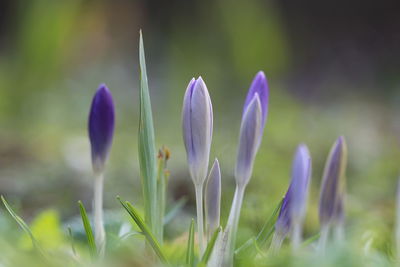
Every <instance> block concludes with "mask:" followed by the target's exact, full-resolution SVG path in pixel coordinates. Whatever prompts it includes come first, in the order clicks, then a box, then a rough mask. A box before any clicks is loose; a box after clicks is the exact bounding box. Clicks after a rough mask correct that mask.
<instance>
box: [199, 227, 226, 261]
mask: <svg viewBox="0 0 400 267" xmlns="http://www.w3.org/2000/svg"><path fill="white" fill-rule="evenodd" d="M221 231H222V227H221V226H220V227H218V228H217V229H216V230H215V231H214V233H213V235H212V236H211V238H210V241H209V242H208V245H207V248H206V250H205V252H204V255H203V257H202V259H201V263H203V264H204V265H207V262H208V260H209V258H210V256H211V252H212V251H213V249H214V245H215V243H216V241H217V238H218V235H219V233H220V232H221Z"/></svg>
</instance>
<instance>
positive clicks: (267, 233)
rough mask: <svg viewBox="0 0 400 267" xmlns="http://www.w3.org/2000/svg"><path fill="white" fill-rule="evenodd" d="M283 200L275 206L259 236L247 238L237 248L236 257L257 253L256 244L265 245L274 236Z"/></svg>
mask: <svg viewBox="0 0 400 267" xmlns="http://www.w3.org/2000/svg"><path fill="white" fill-rule="evenodd" d="M282 202H283V198H282V200H281V201H280V202H279V203H278V205H277V206H276V207H275V209H274V211H273V212H272V214H271V216H270V217H269V218H268V220H267V221H266V222H265V224H264V226H263V227H262V229H261V231H260V232H259V233H258V235H257V237H255V238H254V237H253V238H251V239H249V240H247V241H246V242H245V243H244V244H243V245H242V246H241V247H239V248H238V249H236V251H235V257H236V258H241V257H243V256H246V257H248V256H249V255H255V254H256V252H257V248H256V247H255V245H257V246H258V247H263V246H264V245H265V244H266V243H267V241H268V239H269V238H270V237H271V236H272V234H273V233H274V231H275V222H276V220H277V219H278V215H279V211H280V209H281V206H282Z"/></svg>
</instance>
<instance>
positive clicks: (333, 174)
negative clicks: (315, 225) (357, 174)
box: [319, 136, 347, 227]
mask: <svg viewBox="0 0 400 267" xmlns="http://www.w3.org/2000/svg"><path fill="white" fill-rule="evenodd" d="M346 164H347V147H346V142H345V140H344V137H343V136H340V137H339V138H338V139H337V140H336V142H335V144H334V145H333V147H332V149H331V151H330V153H329V156H328V159H327V161H326V164H325V169H324V176H323V178H322V185H321V193H320V201H319V219H320V223H321V226H322V227H324V226H329V225H332V224H342V223H343V220H344V195H345V184H346V180H345V171H346Z"/></svg>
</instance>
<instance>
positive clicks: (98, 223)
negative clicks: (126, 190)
mask: <svg viewBox="0 0 400 267" xmlns="http://www.w3.org/2000/svg"><path fill="white" fill-rule="evenodd" d="M114 116H115V115H114V103H113V99H112V96H111V92H110V91H109V90H108V88H107V87H106V85H105V84H102V85H100V87H99V89H97V92H96V94H95V95H94V97H93V101H92V107H91V109H90V115H89V127H88V128H89V138H90V144H91V148H92V165H93V170H94V172H95V174H96V178H95V179H94V201H93V213H94V228H95V241H96V245H97V249H98V252H99V255H100V256H103V255H104V249H105V241H106V239H105V231H104V224H103V180H104V174H103V171H104V165H105V162H106V160H107V157H108V153H109V150H110V147H111V143H112V138H113V134H114V121H115V118H114Z"/></svg>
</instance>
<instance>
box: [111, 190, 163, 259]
mask: <svg viewBox="0 0 400 267" xmlns="http://www.w3.org/2000/svg"><path fill="white" fill-rule="evenodd" d="M117 199H118V201H119V202H120V203H121V205H122V206H123V207H124V209H125V210H126V211H127V212H128V214H129V215H130V216H131V217H132V219H133V220H134V221H135V223H136V224H137V226H138V227H139V228H140V230H141V231H142V233H143V235H144V236H145V237H146V240H147V242H148V243H149V244H150V246H151V247H152V248H153V250H154V252H155V253H156V255H157V256H158V257H159V258H160V260H161V262H163V263H164V264H167V265H169V263H168V260H167V258H166V257H165V255H164V253H163V252H162V250H161V246H160V244H159V243H158V241H157V239H156V238H155V237H154V235H153V233H152V232H151V230H150V228H149V226H147V225H146V223H145V222H144V221H143V219H142V217H141V216H140V215H139V212H138V211H137V210H136V209H135V208H134V207H133V206H132V204H131V203H129V202H128V201H125V202H123V201H122V200H121V198H120V197H117Z"/></svg>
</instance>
